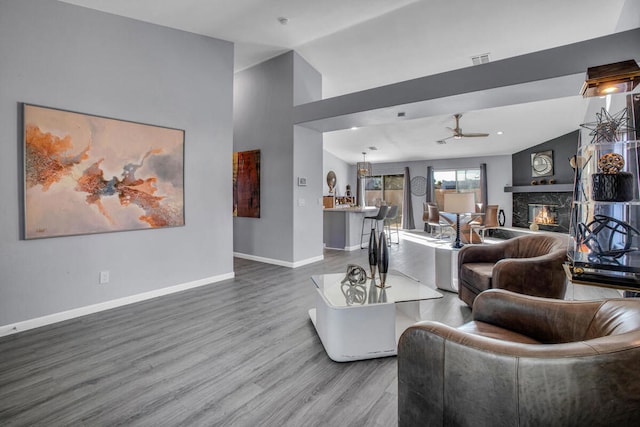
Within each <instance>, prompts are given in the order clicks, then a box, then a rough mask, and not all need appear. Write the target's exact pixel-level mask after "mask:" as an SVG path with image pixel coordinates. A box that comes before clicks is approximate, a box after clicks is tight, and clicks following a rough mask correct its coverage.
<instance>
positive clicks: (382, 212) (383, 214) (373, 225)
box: [360, 206, 389, 249]
mask: <svg viewBox="0 0 640 427" xmlns="http://www.w3.org/2000/svg"><path fill="white" fill-rule="evenodd" d="M388 210H389V206H380V209H378V213H377V214H376V215H373V216H365V217H364V218H362V232H361V233H360V249H364V246H362V242H364V241H365V240H364V236H365V234H364V222H365V221H366V220H369V221H373V222H369V229H372V228H375V229H376V235H377V234H378V221H384V219H385V218H386V217H387V211H388ZM382 228H383V229H384V224H383V225H382ZM366 235H367V236H370V235H371V232H369V233H368V234H366ZM366 242H367V245H368V244H369V240H368V239H367V240H366Z"/></svg>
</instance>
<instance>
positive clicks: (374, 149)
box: [369, 145, 378, 151]
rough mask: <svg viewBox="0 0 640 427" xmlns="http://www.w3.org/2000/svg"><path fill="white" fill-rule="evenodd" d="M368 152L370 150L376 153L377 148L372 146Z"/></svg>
mask: <svg viewBox="0 0 640 427" xmlns="http://www.w3.org/2000/svg"><path fill="white" fill-rule="evenodd" d="M369 150H371V151H377V150H378V147H376V146H373V145H372V146H371V147H369Z"/></svg>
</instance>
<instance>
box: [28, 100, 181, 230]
mask: <svg viewBox="0 0 640 427" xmlns="http://www.w3.org/2000/svg"><path fill="white" fill-rule="evenodd" d="M23 122H24V129H23V130H24V134H23V135H24V199H25V200H24V216H25V221H24V238H25V239H37V238H44V237H58V236H70V235H79V234H92V233H106V232H111V231H125V230H140V229H152V228H163V227H176V226H182V225H184V131H183V130H179V129H172V128H166V127H160V126H152V125H146V124H141V123H135V122H130V121H124V120H116V119H110V118H106V117H100V116H95V115H90V114H82V113H75V112H70V111H64V110H59V109H54V108H48V107H41V106H36V105H29V104H23Z"/></svg>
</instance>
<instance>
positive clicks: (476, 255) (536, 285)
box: [458, 233, 568, 306]
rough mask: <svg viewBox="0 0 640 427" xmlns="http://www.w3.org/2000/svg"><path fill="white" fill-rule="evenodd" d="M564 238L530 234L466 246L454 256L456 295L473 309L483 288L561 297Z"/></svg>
mask: <svg viewBox="0 0 640 427" xmlns="http://www.w3.org/2000/svg"><path fill="white" fill-rule="evenodd" d="M567 239H568V237H567V236H566V235H562V234H556V233H546V234H530V235H526V236H520V237H515V238H513V239H509V240H505V241H504V242H500V243H496V244H490V245H468V246H465V247H463V248H462V249H460V252H459V253H458V296H459V297H460V299H461V300H462V301H464V302H465V303H467V305H469V306H473V301H474V299H475V298H476V296H477V295H478V294H479V293H480V292H482V291H486V290H487V289H494V288H500V289H507V290H510V291H513V292H519V293H522V294H526V295H533V296H538V297H546V298H563V297H564V294H565V291H566V287H567V279H566V274H565V272H564V270H563V268H562V264H563V263H564V261H565V259H566V256H567V245H568V240H567Z"/></svg>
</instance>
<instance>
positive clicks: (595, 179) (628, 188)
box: [591, 172, 633, 202]
mask: <svg viewBox="0 0 640 427" xmlns="http://www.w3.org/2000/svg"><path fill="white" fill-rule="evenodd" d="M591 182H592V190H591V197H592V198H593V200H596V201H599V202H628V201H630V200H633V174H631V173H629V172H620V173H616V174H606V173H594V174H593V175H591Z"/></svg>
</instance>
